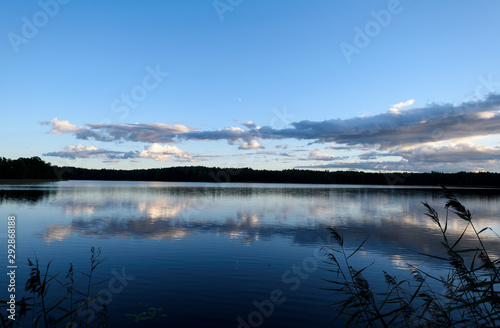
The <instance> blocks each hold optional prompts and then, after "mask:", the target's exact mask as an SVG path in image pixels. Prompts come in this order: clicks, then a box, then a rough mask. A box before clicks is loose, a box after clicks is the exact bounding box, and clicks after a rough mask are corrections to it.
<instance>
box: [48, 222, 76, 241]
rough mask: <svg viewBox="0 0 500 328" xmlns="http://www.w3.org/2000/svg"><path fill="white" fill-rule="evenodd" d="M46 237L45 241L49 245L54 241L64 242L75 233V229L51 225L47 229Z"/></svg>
mask: <svg viewBox="0 0 500 328" xmlns="http://www.w3.org/2000/svg"><path fill="white" fill-rule="evenodd" d="M45 231H46V233H45V236H44V239H45V241H46V242H47V243H51V242H54V241H62V240H64V239H66V238H67V237H69V236H70V235H71V233H72V232H73V229H71V227H68V226H61V225H57V224H50V225H48V226H46V227H45Z"/></svg>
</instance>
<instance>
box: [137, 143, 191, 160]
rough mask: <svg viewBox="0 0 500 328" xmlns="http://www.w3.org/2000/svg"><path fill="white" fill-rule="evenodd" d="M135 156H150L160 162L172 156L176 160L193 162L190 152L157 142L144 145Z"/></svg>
mask: <svg viewBox="0 0 500 328" xmlns="http://www.w3.org/2000/svg"><path fill="white" fill-rule="evenodd" d="M137 157H140V158H151V159H154V160H155V161H161V162H166V161H168V160H170V159H171V158H174V159H175V160H176V161H188V162H194V158H193V155H192V154H191V153H190V152H187V151H184V150H181V149H179V148H177V147H175V146H170V145H160V144H157V143H154V144H151V145H149V146H147V147H145V149H144V150H142V151H141V152H140V153H139V154H138V155H137Z"/></svg>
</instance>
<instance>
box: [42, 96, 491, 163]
mask: <svg viewBox="0 0 500 328" xmlns="http://www.w3.org/2000/svg"><path fill="white" fill-rule="evenodd" d="M413 104H414V100H413V99H410V100H407V101H404V102H400V103H397V104H394V105H392V108H391V110H389V111H387V112H385V113H381V114H378V115H373V116H363V117H352V118H349V119H329V120H324V121H309V120H303V121H298V122H291V123H290V124H289V125H288V126H287V127H285V128H273V127H271V126H262V127H260V126H258V125H257V124H256V123H254V122H253V121H246V122H245V123H242V125H243V126H244V127H243V128H242V127H225V128H221V129H215V130H208V131H202V130H197V129H195V128H193V127H190V126H187V125H182V124H164V123H135V124H125V123H116V124H98V123H88V124H86V125H85V126H84V127H77V126H76V125H74V124H71V123H70V122H68V121H63V120H59V119H57V118H54V119H52V120H50V121H45V122H42V123H41V124H44V125H50V126H51V130H50V131H51V133H55V134H63V133H71V134H73V135H74V136H75V137H76V138H77V139H81V140H87V139H93V140H98V141H105V142H142V143H146V144H148V145H147V146H145V149H144V150H143V151H136V152H129V153H119V152H112V151H106V150H98V149H84V150H79V151H76V150H75V149H65V151H63V152H55V153H48V154H49V155H48V156H62V157H68V158H76V157H78V156H80V157H82V158H85V156H87V157H86V158H88V157H99V156H101V157H102V156H104V157H106V158H108V159H114V158H120V156H121V157H122V158H128V159H132V158H135V159H137V158H151V159H155V160H175V161H192V160H198V159H203V158H206V157H208V156H206V155H202V154H191V153H189V152H185V151H182V150H180V149H179V148H177V147H174V146H172V145H171V144H174V143H175V144H179V143H182V142H187V141H218V140H225V141H227V142H228V143H229V144H230V145H237V146H238V149H240V150H258V149H263V148H264V146H263V145H262V141H263V140H284V139H292V140H307V141H308V142H309V144H314V143H331V144H330V145H328V146H325V148H329V149H333V150H349V149H357V150H363V151H365V153H364V154H362V155H360V156H359V159H360V160H369V161H370V162H366V163H367V164H363V162H359V163H358V162H348V163H341V162H338V160H340V159H341V158H336V157H335V156H333V155H329V154H328V153H324V152H323V153H321V152H319V150H317V149H311V150H310V151H317V152H315V153H312V152H311V153H310V154H309V157H307V160H310V161H330V162H332V161H333V162H335V161H337V162H335V163H329V164H328V165H331V166H330V167H332V168H335V167H342V168H345V167H346V165H348V167H356V168H362V167H370V169H374V168H375V169H382V167H383V164H382V163H378V162H376V160H377V159H380V158H381V157H387V156H396V157H399V158H400V159H401V162H397V161H396V162H394V161H393V162H391V161H388V162H386V163H387V164H388V165H387V166H386V167H387V168H388V169H392V168H396V169H400V168H401V167H402V166H404V167H406V168H409V169H415V168H416V167H417V166H419V165H420V166H419V167H417V168H418V169H419V170H422V168H423V165H428V167H431V166H433V165H436V166H438V165H444V164H445V163H448V164H450V163H454V162H456V161H462V162H464V161H467V162H468V163H472V162H479V161H493V162H494V161H497V160H498V158H497V155H498V152H499V150H498V149H497V148H491V147H490V148H484V147H485V146H476V145H473V144H465V143H461V142H462V141H463V140H469V141H470V140H471V139H472V138H478V137H484V136H492V135H499V134H500V95H498V94H490V95H488V96H487V97H486V98H484V99H482V100H478V101H473V102H463V103H460V104H456V105H453V104H436V103H432V104H429V105H426V106H424V107H419V108H410V109H405V110H401V109H402V108H404V107H407V106H410V105H413ZM281 143H282V144H283V143H284V142H281ZM441 143H449V145H447V146H443V145H442V144H441ZM438 144H441V145H438ZM166 146H168V147H166ZM276 147H277V148H282V149H286V148H285V147H286V146H281V145H278V146H276ZM481 147H483V148H481ZM304 151H305V150H304ZM140 154H142V155H141V156H142V157H141V156H139V155H140ZM271 156H278V155H277V154H275V155H271ZM388 159H389V158H388ZM365 165H366V166H365ZM450 165H451V164H450ZM316 167H318V166H316Z"/></svg>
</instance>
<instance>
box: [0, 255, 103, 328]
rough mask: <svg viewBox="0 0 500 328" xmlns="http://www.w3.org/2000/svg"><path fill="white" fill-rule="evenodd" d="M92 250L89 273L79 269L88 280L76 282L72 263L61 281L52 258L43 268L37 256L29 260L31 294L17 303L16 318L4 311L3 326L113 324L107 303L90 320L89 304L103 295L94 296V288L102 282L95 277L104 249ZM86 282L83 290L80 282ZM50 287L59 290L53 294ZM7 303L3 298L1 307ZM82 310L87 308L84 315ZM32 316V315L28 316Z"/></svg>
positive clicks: (0, 316) (5, 306) (93, 325)
mask: <svg viewBox="0 0 500 328" xmlns="http://www.w3.org/2000/svg"><path fill="white" fill-rule="evenodd" d="M90 252H91V256H90V267H89V270H88V272H78V273H80V274H81V275H82V276H83V277H82V278H84V277H86V281H85V279H83V280H82V279H79V280H78V281H75V275H74V268H73V264H72V263H70V266H69V269H68V271H67V272H66V276H65V278H64V280H61V279H60V278H59V276H60V273H56V274H51V273H50V264H51V262H52V261H50V262H49V263H48V264H47V266H46V267H45V270H44V271H42V269H41V268H40V264H39V259H38V257H37V256H36V255H35V260H34V261H31V260H30V259H28V265H29V267H30V274H29V278H28V280H27V281H26V285H25V291H26V292H27V293H28V294H29V295H30V296H29V297H23V298H22V299H21V300H19V301H17V302H16V305H17V307H16V309H17V311H18V312H17V313H16V320H10V319H8V318H7V317H6V316H5V315H4V313H6V311H5V310H2V311H1V312H0V319H1V322H2V327H5V328H11V327H20V326H22V327H26V326H28V327H29V326H31V327H72V328H76V327H89V326H91V327H109V326H110V320H109V317H108V316H107V308H106V306H104V307H103V309H102V310H101V312H100V313H99V314H98V316H97V318H96V319H95V320H94V321H92V322H88V320H86V319H87V315H86V313H88V312H87V311H88V306H89V303H90V302H92V301H93V300H95V299H96V298H97V297H99V296H100V294H98V295H95V296H91V295H92V293H91V290H92V288H91V287H92V286H95V285H97V284H100V283H102V282H99V283H94V282H93V281H92V278H93V275H94V272H95V270H96V269H97V267H98V266H99V264H101V263H102V262H103V261H104V259H101V249H100V248H98V249H97V250H96V249H95V248H94V247H92V248H91V250H90ZM82 281H83V283H86V284H85V287H84V289H83V291H82V290H81V288H79V285H80V284H79V283H80V282H82ZM49 290H55V291H54V292H52V293H51V294H50V295H49ZM56 294H57V295H58V296H56ZM61 294H62V295H63V296H61ZM7 306H8V304H7V301H3V300H2V301H0V308H7ZM81 311H85V312H83V315H82V313H81ZM28 317H30V318H29V319H28ZM23 320H24V321H23ZM26 320H28V321H29V324H28V325H26ZM21 322H22V324H21Z"/></svg>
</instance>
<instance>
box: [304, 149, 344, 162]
mask: <svg viewBox="0 0 500 328" xmlns="http://www.w3.org/2000/svg"><path fill="white" fill-rule="evenodd" d="M307 159H308V160H314V161H333V160H335V159H338V158H337V157H336V156H333V155H330V154H327V153H324V152H321V151H312V152H310V153H309V156H308V157H307Z"/></svg>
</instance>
